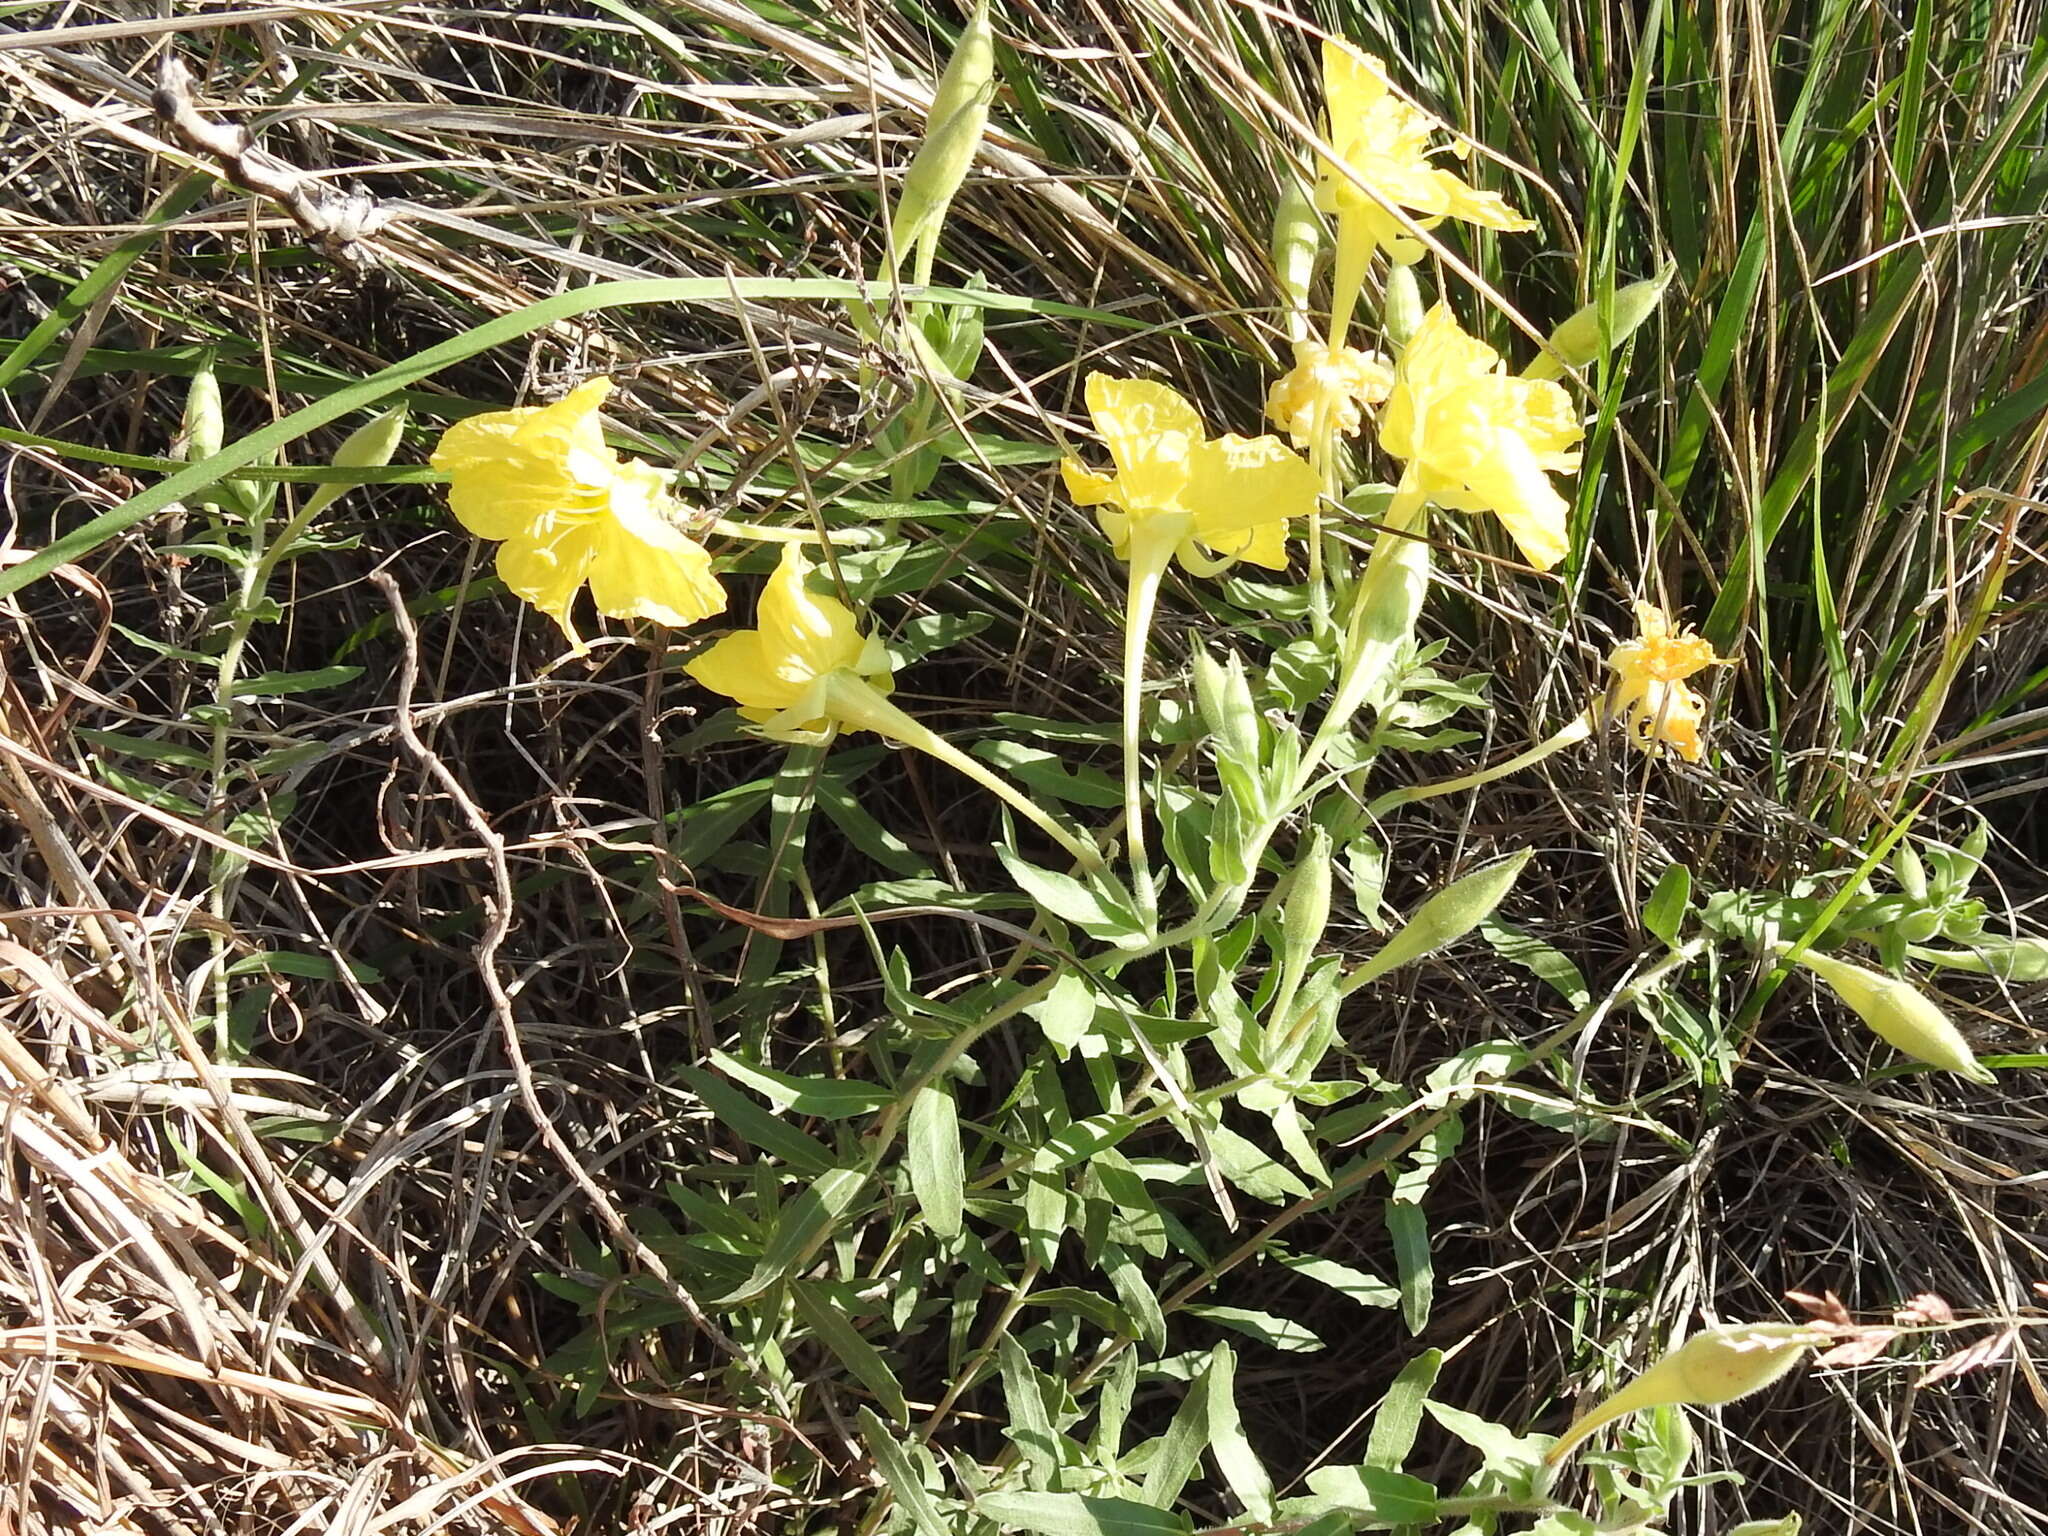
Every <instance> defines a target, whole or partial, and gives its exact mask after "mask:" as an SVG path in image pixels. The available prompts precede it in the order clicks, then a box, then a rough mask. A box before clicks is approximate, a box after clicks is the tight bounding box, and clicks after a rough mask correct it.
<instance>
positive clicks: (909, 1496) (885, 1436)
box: [856, 1408, 956, 1536]
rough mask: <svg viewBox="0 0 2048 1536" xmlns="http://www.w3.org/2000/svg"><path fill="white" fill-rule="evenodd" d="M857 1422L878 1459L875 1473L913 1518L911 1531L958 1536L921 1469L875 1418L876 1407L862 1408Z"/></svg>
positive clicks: (928, 1535) (919, 1535)
mask: <svg viewBox="0 0 2048 1536" xmlns="http://www.w3.org/2000/svg"><path fill="white" fill-rule="evenodd" d="M856 1421H857V1422H858V1423H859V1425H860V1437H861V1440H862V1441H863V1443H865V1444H866V1446H867V1448H868V1454H869V1455H870V1456H872V1457H874V1458H875V1470H876V1471H878V1472H880V1473H881V1474H882V1481H883V1482H885V1483H887V1484H888V1485H889V1491H890V1492H891V1493H893V1494H894V1495H896V1504H897V1507H898V1508H899V1509H901V1510H902V1511H903V1513H904V1514H906V1515H908V1516H909V1517H910V1525H911V1528H912V1529H913V1530H914V1531H916V1532H917V1536H956V1533H955V1531H954V1528H953V1522H951V1521H950V1520H948V1519H946V1518H945V1516H943V1515H942V1514H940V1513H939V1505H938V1500H936V1499H935V1498H933V1497H932V1492H931V1490H930V1489H929V1488H927V1487H925V1485H924V1479H923V1478H922V1477H920V1476H918V1472H917V1467H916V1466H915V1465H914V1464H913V1463H912V1461H911V1459H910V1457H909V1455H908V1454H907V1453H906V1452H905V1451H904V1449H903V1447H902V1446H901V1445H899V1444H898V1443H897V1441H896V1437H895V1436H894V1435H893V1434H891V1433H890V1432H889V1426H888V1425H886V1424H884V1423H883V1422H882V1421H881V1420H880V1419H879V1418H877V1417H876V1416H875V1411H874V1410H873V1409H872V1408H863V1409H861V1410H860V1412H859V1413H858V1415H857V1416H856Z"/></svg>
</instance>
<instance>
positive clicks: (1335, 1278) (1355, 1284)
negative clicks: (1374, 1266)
mask: <svg viewBox="0 0 2048 1536" xmlns="http://www.w3.org/2000/svg"><path fill="white" fill-rule="evenodd" d="M1280 1263H1281V1264H1283V1265H1285V1266H1286V1267H1287V1268H1288V1269H1291V1270H1293V1271H1294V1272H1295V1273H1296V1274H1297V1275H1306V1276H1308V1278H1309V1279H1311V1280H1314V1281H1316V1282H1317V1283H1319V1284H1321V1285H1327V1286H1328V1287H1329V1288H1330V1289H1331V1290H1333V1291H1336V1292H1338V1293H1339V1294H1341V1295H1344V1296H1349V1297H1350V1298H1351V1299H1352V1300H1353V1301H1355V1302H1357V1303H1358V1304H1359V1305H1360V1306H1361V1307H1392V1306H1398V1305H1399V1304H1400V1300H1401V1293H1400V1292H1399V1291H1398V1290H1396V1289H1395V1288H1394V1287H1393V1286H1391V1285H1389V1284H1387V1282H1386V1281H1384V1280H1382V1279H1380V1277H1379V1276H1377V1275H1369V1274H1367V1273H1366V1272H1365V1271H1364V1270H1362V1269H1353V1268H1352V1267H1351V1266H1350V1265H1349V1264H1340V1263H1338V1262H1337V1261H1336V1260H1335V1259H1326V1258H1322V1257H1320V1256H1319V1255H1316V1254H1310V1253H1295V1254H1289V1255H1287V1256H1286V1257H1285V1258H1283V1259H1281V1260H1280Z"/></svg>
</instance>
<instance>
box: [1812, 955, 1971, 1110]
mask: <svg viewBox="0 0 2048 1536" xmlns="http://www.w3.org/2000/svg"><path fill="white" fill-rule="evenodd" d="M1799 963H1800V964H1801V965H1803V966H1805V967H1806V968H1807V969H1808V970H1809V971H1812V972H1813V973H1814V975H1816V976H1818V977H1819V978H1820V979H1821V980H1822V981H1824V982H1826V983H1827V984H1828V986H1829V987H1830V988H1831V989H1832V990H1833V991H1834V993H1835V995H1836V996H1837V997H1839V998H1841V1000H1842V1001H1843V1002H1845V1003H1847V1004H1848V1005H1849V1007H1850V1008H1851V1009H1853V1010H1854V1011H1855V1014H1856V1016H1857V1017H1858V1018H1860V1019H1861V1020H1862V1021H1863V1022H1864V1023H1865V1024H1868V1025H1869V1026H1870V1029H1871V1032H1872V1033H1873V1034H1875V1035H1876V1036H1877V1037H1878V1038H1879V1039H1880V1040H1882V1041H1884V1042H1885V1043H1886V1044H1887V1045H1890V1046H1892V1047H1894V1048H1895V1049H1897V1050H1899V1051H1902V1052H1904V1053H1905V1054H1906V1055H1908V1056H1910V1057H1912V1058H1913V1059H1914V1060H1915V1061H1924V1062H1926V1063H1927V1064H1928V1065H1929V1066H1931V1067H1940V1068H1941V1069H1942V1070H1943V1071H1944V1072H1959V1073H1961V1074H1962V1075H1963V1076H1964V1077H1967V1078H1969V1079H1970V1080H1971V1081H1972V1082H1978V1083H1993V1082H1996V1081H1997V1080H1998V1079H1997V1078H1996V1077H1995V1076H1994V1075H1993V1074H1992V1072H1991V1069H1990V1068H1989V1067H1986V1066H1984V1065H1982V1064H1981V1063H1980V1062H1979V1061H1978V1060H1977V1057H1976V1054H1975V1053H1974V1052H1973V1051H1971V1049H1970V1043H1969V1041H1967V1040H1965V1039H1964V1038H1963V1035H1962V1031H1961V1030H1959V1029H1957V1028H1956V1027H1955V1025H1953V1024H1952V1023H1950V1022H1949V1019H1948V1015H1947V1014H1945V1013H1943V1012H1942V1011H1941V1010H1940V1009H1939V1008H1937V1007H1936V1006H1935V1005H1934V1002H1933V1000H1932V999H1931V998H1929V997H1928V996H1927V994H1926V993H1924V992H1922V991H1921V990H1920V989H1919V988H1918V987H1915V986H1914V985H1913V984H1912V983H1911V982H1908V981H1902V980H1900V979H1899V978H1898V977H1896V976H1887V975H1885V974H1884V973H1883V972H1882V971H1872V970H1866V969H1865V968H1864V967H1863V966H1860V965H1854V964H1852V963H1850V962H1849V961H1847V960H1839V959H1837V958H1836V957H1835V956H1833V955H1819V954H1812V953H1808V954H1805V955H1801V956H1800V957H1799Z"/></svg>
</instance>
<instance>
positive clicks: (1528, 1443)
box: [1422, 1402, 1551, 1481]
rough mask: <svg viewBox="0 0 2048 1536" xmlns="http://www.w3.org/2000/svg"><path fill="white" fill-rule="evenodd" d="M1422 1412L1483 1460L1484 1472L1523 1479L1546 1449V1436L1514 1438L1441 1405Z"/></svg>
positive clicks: (1499, 1427) (1487, 1422) (1487, 1421)
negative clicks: (1469, 1447)
mask: <svg viewBox="0 0 2048 1536" xmlns="http://www.w3.org/2000/svg"><path fill="white" fill-rule="evenodd" d="M1422 1406H1423V1408H1424V1410H1425V1411H1426V1412H1427V1413H1428V1414H1429V1416H1430V1417H1431V1418H1432V1419H1435V1420H1436V1421H1437V1423H1438V1424H1439V1425H1441V1426H1442V1427H1443V1428H1445V1429H1447V1430H1449V1431H1450V1432H1451V1433H1452V1434H1454V1435H1456V1436H1457V1437H1458V1438H1459V1439H1460V1440H1462V1441H1464V1442H1465V1443H1466V1444H1467V1445H1469V1446H1471V1447H1472V1449H1473V1450H1475V1451H1477V1452H1479V1454H1480V1455H1481V1456H1482V1457H1484V1458H1485V1461H1486V1470H1487V1471H1488V1472H1492V1473H1495V1474H1496V1475H1498V1476H1501V1477H1504V1478H1507V1479H1509V1480H1511V1481H1512V1480H1516V1479H1519V1478H1522V1477H1526V1476H1527V1475H1528V1474H1529V1472H1530V1471H1531V1470H1532V1469H1535V1468H1539V1467H1541V1466H1542V1464H1543V1453H1544V1452H1545V1451H1547V1450H1549V1449H1550V1446H1551V1437H1550V1436H1549V1435H1518V1434H1516V1433H1515V1432H1514V1431H1513V1430H1511V1429H1508V1428H1506V1427H1505V1426H1503V1425H1500V1424H1495V1423H1494V1422H1493V1421H1492V1420H1490V1419H1482V1418H1480V1417H1479V1415H1478V1414H1476V1413H1467V1412H1466V1411H1465V1410H1464V1409H1462V1408H1452V1407H1449V1406H1448V1405H1446V1404H1444V1403H1434V1402H1425V1403H1424V1404H1423V1405H1422Z"/></svg>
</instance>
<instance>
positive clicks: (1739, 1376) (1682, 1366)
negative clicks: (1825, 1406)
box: [1543, 1323, 1829, 1466]
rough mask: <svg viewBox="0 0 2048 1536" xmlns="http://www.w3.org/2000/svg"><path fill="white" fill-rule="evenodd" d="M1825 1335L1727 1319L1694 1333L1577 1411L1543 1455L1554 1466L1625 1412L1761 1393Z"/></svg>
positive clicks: (1798, 1327)
mask: <svg viewBox="0 0 2048 1536" xmlns="http://www.w3.org/2000/svg"><path fill="white" fill-rule="evenodd" d="M1828 1337H1829V1335H1828V1334H1827V1333H1826V1332H1825V1331H1824V1330H1822V1329H1819V1328H1812V1327H1806V1326H1802V1325H1800V1324H1798V1323H1728V1324H1724V1325H1723V1326H1721V1327H1719V1328H1708V1329H1705V1330H1703V1331H1702V1332H1699V1333H1696V1334H1694V1335H1693V1336H1692V1337H1691V1338H1689V1339H1687V1340H1686V1341H1685V1342H1684V1343H1683V1344H1681V1345H1679V1346H1678V1348H1676V1349H1674V1350H1673V1351H1671V1353H1670V1354H1668V1355H1666V1356H1665V1357H1664V1358H1663V1359H1661V1360H1659V1361H1658V1362H1657V1363H1656V1364H1655V1365H1653V1366H1651V1367H1650V1368H1649V1369H1648V1370H1647V1371H1644V1372H1643V1374H1642V1375H1640V1376H1638V1377H1637V1378H1636V1379H1635V1380H1634V1381H1631V1382H1630V1383H1628V1385H1627V1386H1625V1387H1622V1388H1621V1389H1620V1390H1618V1391H1616V1392H1613V1393H1611V1394H1609V1395H1608V1396H1607V1397H1606V1398H1604V1399H1603V1400H1602V1401H1601V1402H1600V1403H1599V1404H1598V1405H1597V1406H1595V1407H1593V1408H1591V1409H1589V1410H1588V1411H1587V1412H1585V1413H1584V1414H1581V1415H1580V1416H1579V1418H1578V1419H1577V1420H1575V1421H1574V1422H1573V1424H1572V1427H1571V1428H1570V1429H1568V1430H1566V1431H1565V1432H1564V1434H1563V1435H1562V1436H1561V1437H1560V1438H1559V1440H1558V1442H1557V1444H1555V1445H1553V1446H1552V1447H1551V1448H1550V1449H1549V1451H1547V1452H1546V1453H1545V1454H1544V1457H1543V1459H1544V1460H1545V1461H1547V1462H1549V1463H1550V1464H1551V1465H1552V1466H1555V1465H1556V1464H1557V1463H1558V1462H1560V1461H1562V1460H1564V1458H1565V1457H1567V1456H1569V1455H1570V1454H1571V1453H1572V1452H1573V1450H1575V1449H1576V1448H1577V1447H1578V1446H1579V1444H1580V1443H1581V1442H1582V1441H1583V1440H1585V1438H1586V1437H1587V1436H1588V1435H1590V1434H1592V1433H1593V1431H1594V1430H1596V1429H1598V1428H1599V1427H1600V1426H1601V1425H1603V1424H1607V1423H1611V1422H1612V1421H1613V1420H1615V1419H1618V1418H1620V1417H1621V1416H1622V1415H1623V1414H1626V1413H1639V1412H1641V1411H1642V1410H1643V1409H1645V1408H1665V1407H1672V1406H1677V1405H1680V1404H1684V1405H1689V1406H1696V1407H1708V1406H1711V1405H1713V1404H1715V1403H1732V1402H1734V1401H1735V1400H1736V1399H1737V1398H1739V1397H1747V1396H1749V1395H1750V1393H1752V1392H1761V1391H1762V1390H1763V1389H1764V1388H1765V1387H1768V1386H1769V1385H1770V1384H1771V1383H1772V1382H1774V1381H1776V1380H1777V1379H1778V1378H1779V1377H1780V1376H1783V1375H1784V1374H1785V1373H1786V1372H1787V1371H1789V1370H1791V1369H1792V1367H1793V1366H1795V1365H1797V1364H1798V1363H1799V1357H1800V1356H1801V1355H1803V1354H1804V1353H1806V1351H1807V1350H1808V1349H1810V1348H1811V1347H1812V1346H1813V1345H1815V1344H1818V1343H1821V1342H1823V1341H1825V1340H1826V1339H1827V1338H1828Z"/></svg>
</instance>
